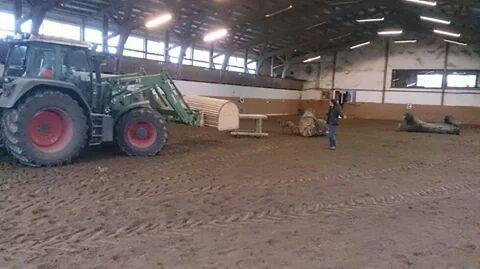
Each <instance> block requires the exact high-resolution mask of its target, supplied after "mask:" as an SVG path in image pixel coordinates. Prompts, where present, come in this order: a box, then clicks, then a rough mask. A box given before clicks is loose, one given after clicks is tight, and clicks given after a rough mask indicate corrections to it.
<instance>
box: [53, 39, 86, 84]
mask: <svg viewBox="0 0 480 269" xmlns="http://www.w3.org/2000/svg"><path fill="white" fill-rule="evenodd" d="M60 60H61V66H62V73H61V74H60V78H59V79H60V80H63V81H67V82H70V83H73V84H75V86H77V87H78V88H80V89H81V90H83V91H85V92H88V89H89V87H90V83H91V73H90V63H89V60H88V55H87V51H86V49H82V48H70V47H65V48H62V50H61V53H60Z"/></svg>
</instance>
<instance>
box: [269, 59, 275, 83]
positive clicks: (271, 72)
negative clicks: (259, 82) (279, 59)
mask: <svg viewBox="0 0 480 269" xmlns="http://www.w3.org/2000/svg"><path fill="white" fill-rule="evenodd" d="M270 77H272V78H273V77H275V57H272V58H271V60H270Z"/></svg>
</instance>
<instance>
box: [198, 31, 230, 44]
mask: <svg viewBox="0 0 480 269" xmlns="http://www.w3.org/2000/svg"><path fill="white" fill-rule="evenodd" d="M227 34H228V30H227V29H225V28H222V29H219V30H215V31H213V32H210V33H208V34H206V35H205V36H204V37H203V41H205V42H212V41H215V40H218V39H221V38H223V37H225V36H226V35H227Z"/></svg>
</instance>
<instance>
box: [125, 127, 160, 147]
mask: <svg viewBox="0 0 480 269" xmlns="http://www.w3.org/2000/svg"><path fill="white" fill-rule="evenodd" d="M157 135H158V134H157V128H155V125H153V124H152V123H151V122H135V123H133V124H131V125H130V126H129V127H128V129H127V137H128V141H129V142H130V144H132V145H133V146H134V147H136V148H140V149H146V148H148V147H150V146H152V145H153V144H154V143H155V141H156V140H157Z"/></svg>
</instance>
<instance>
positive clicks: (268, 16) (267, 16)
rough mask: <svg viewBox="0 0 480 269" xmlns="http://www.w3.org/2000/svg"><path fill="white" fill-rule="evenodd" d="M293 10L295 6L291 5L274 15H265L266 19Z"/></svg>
mask: <svg viewBox="0 0 480 269" xmlns="http://www.w3.org/2000/svg"><path fill="white" fill-rule="evenodd" d="M292 8H293V5H289V6H288V7H286V8H284V9H280V10H279V11H275V12H273V13H270V14H267V15H265V18H271V17H273V16H276V15H278V14H280V13H283V12H285V11H288V10H290V9H292Z"/></svg>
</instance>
